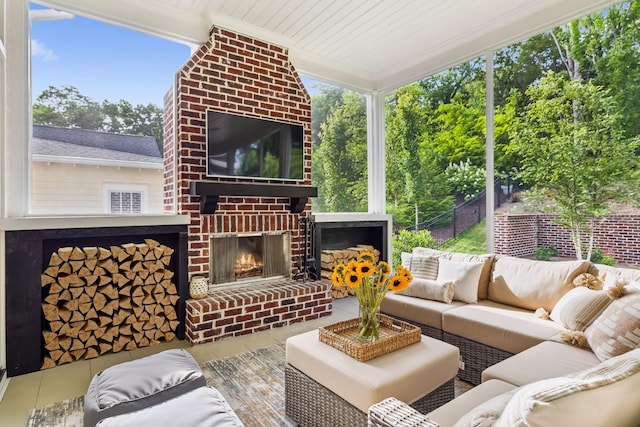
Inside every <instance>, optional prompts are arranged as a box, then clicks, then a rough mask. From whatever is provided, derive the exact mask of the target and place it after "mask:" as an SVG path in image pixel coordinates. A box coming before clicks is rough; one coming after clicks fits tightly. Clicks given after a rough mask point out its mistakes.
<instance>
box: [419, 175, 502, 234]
mask: <svg viewBox="0 0 640 427" xmlns="http://www.w3.org/2000/svg"><path fill="white" fill-rule="evenodd" d="M493 187H494V188H493V190H494V194H495V195H494V209H495V208H497V207H498V206H500V205H501V204H502V203H503V202H504V201H505V200H506V199H507V198H508V197H509V194H508V193H509V188H508V187H507V188H505V189H504V190H503V187H502V186H501V185H500V179H496V180H495V183H494V186H493ZM486 200H487V192H486V190H485V191H483V192H482V193H480V194H479V195H478V196H477V197H476V198H474V199H471V200H467V201H465V202H464V203H462V204H460V205H458V206H456V207H454V208H453V209H451V210H449V211H447V212H445V213H443V214H440V215H438V216H436V217H435V218H431V219H430V220H428V221H424V222H421V223H420V224H418V226H417V227H415V226H412V227H407V230H416V229H417V230H429V232H430V233H431V236H433V238H434V239H435V242H436V246H440V245H442V244H444V243H446V242H448V241H449V240H451V239H453V238H455V237H457V236H458V235H460V233H462V232H464V231H466V230H467V229H469V228H470V227H472V226H473V225H475V224H477V223H479V222H480V221H482V219H483V218H484V217H485V216H486V215H487V206H486Z"/></svg>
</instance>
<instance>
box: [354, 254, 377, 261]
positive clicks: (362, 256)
mask: <svg viewBox="0 0 640 427" xmlns="http://www.w3.org/2000/svg"><path fill="white" fill-rule="evenodd" d="M375 259H376V257H375V255H373V252H370V251H364V252H360V255H359V256H358V261H368V262H370V263H373V262H374V261H375Z"/></svg>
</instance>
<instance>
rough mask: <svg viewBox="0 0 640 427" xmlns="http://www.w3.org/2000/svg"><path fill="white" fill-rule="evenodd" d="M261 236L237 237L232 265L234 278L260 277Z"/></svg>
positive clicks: (261, 264) (261, 265) (261, 263)
mask: <svg viewBox="0 0 640 427" xmlns="http://www.w3.org/2000/svg"><path fill="white" fill-rule="evenodd" d="M263 265H264V263H263V262H262V236H240V237H238V252H237V254H236V262H235V267H234V276H235V280H240V279H247V278H250V277H262V275H263V273H262V267H263Z"/></svg>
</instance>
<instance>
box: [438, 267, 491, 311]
mask: <svg viewBox="0 0 640 427" xmlns="http://www.w3.org/2000/svg"><path fill="white" fill-rule="evenodd" d="M483 265H484V264H483V263H482V262H479V261H478V262H473V261H451V260H448V259H444V258H442V259H440V261H439V265H438V281H439V282H454V283H455V293H454V294H453V299H455V300H456V301H462V302H466V303H469V304H475V303H477V302H478V281H479V280H480V274H481V273H482V266H483Z"/></svg>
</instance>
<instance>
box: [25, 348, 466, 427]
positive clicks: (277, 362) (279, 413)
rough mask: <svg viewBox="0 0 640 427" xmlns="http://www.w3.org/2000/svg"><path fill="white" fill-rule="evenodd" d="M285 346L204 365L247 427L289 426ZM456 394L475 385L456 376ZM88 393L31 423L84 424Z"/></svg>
mask: <svg viewBox="0 0 640 427" xmlns="http://www.w3.org/2000/svg"><path fill="white" fill-rule="evenodd" d="M284 364H285V346H284V343H282V344H274V345H270V346H268V347H263V348H259V349H257V350H252V351H248V352H246V353H242V354H237V355H235V356H230V357H227V358H224V359H218V360H212V361H210V362H205V363H203V364H202V365H201V367H202V371H203V372H204V375H205V378H206V379H207V383H208V384H209V385H212V386H214V387H216V388H217V389H218V390H220V392H221V393H222V394H223V395H224V397H225V398H226V399H227V401H228V402H229V404H230V405H231V407H232V408H233V410H234V411H235V412H236V414H238V417H239V418H240V419H241V420H242V422H243V423H244V424H245V426H246V427H275V426H278V427H283V426H284V427H288V426H295V423H294V422H293V421H291V420H290V419H289V418H287V417H286V416H285V415H284ZM455 386H456V396H458V395H460V394H462V393H464V392H465V391H467V390H468V389H470V388H471V385H470V384H466V383H464V382H462V381H458V380H456V382H455ZM83 406H84V396H80V397H76V398H73V399H69V400H65V401H63V402H59V403H53V404H51V405H48V406H45V407H43V408H38V409H33V410H32V411H31V413H30V414H29V419H28V420H27V427H82V415H83Z"/></svg>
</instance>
